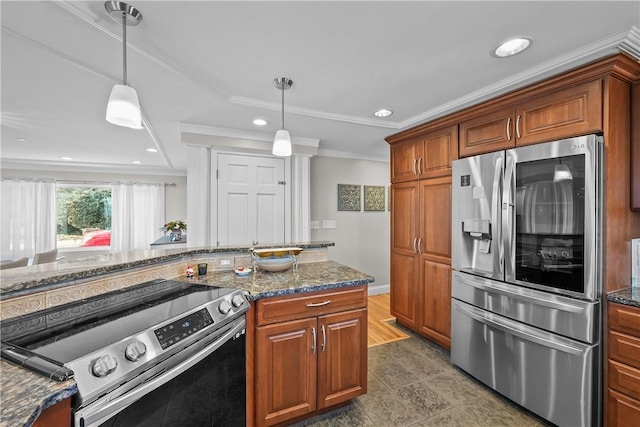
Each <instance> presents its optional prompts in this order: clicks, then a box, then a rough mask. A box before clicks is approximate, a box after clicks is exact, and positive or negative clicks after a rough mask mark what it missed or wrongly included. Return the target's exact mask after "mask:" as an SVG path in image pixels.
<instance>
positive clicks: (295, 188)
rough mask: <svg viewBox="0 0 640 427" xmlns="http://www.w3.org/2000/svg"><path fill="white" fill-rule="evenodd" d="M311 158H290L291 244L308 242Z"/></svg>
mask: <svg viewBox="0 0 640 427" xmlns="http://www.w3.org/2000/svg"><path fill="white" fill-rule="evenodd" d="M310 189H311V157H310V156H300V155H294V156H292V157H291V230H292V236H291V237H292V239H291V241H292V242H308V241H309V240H310V235H311V231H310V230H311V228H310V227H311V224H310V221H311V197H310Z"/></svg>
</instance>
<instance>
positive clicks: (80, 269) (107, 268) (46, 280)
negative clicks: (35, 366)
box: [0, 242, 335, 299]
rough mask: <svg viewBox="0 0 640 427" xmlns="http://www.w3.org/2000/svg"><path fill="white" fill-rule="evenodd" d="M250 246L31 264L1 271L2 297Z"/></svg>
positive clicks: (306, 246) (323, 245) (322, 244)
mask: <svg viewBox="0 0 640 427" xmlns="http://www.w3.org/2000/svg"><path fill="white" fill-rule="evenodd" d="M284 246H287V247H289V246H295V247H300V248H303V249H319V248H327V247H330V246H335V244H334V243H333V242H304V243H301V242H298V243H287V244H286V245H284ZM277 247H283V245H257V246H255V248H256V249H258V248H277ZM249 248H250V246H223V247H215V248H211V247H209V248H182V249H180V248H176V249H174V248H171V249H157V250H148V251H147V250H145V251H132V252H121V253H113V254H108V255H98V256H88V257H86V258H80V259H75V260H66V259H63V260H61V261H58V262H55V263H49V264H41V265H35V266H29V267H20V268H12V269H10V270H2V272H0V299H3V298H6V297H9V296H10V297H15V296H19V295H25V294H28V293H31V292H36V291H37V290H38V288H46V287H48V286H54V285H56V284H60V283H65V282H71V281H74V280H79V279H87V278H91V277H97V276H100V275H102V274H107V273H114V272H118V271H125V270H128V269H131V268H137V267H148V266H152V265H154V264H161V263H164V262H168V261H176V260H180V259H183V258H185V259H188V258H190V257H193V256H198V255H200V256H201V255H207V254H223V253H245V254H246V253H247V251H248V250H249Z"/></svg>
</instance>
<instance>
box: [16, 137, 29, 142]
mask: <svg viewBox="0 0 640 427" xmlns="http://www.w3.org/2000/svg"><path fill="white" fill-rule="evenodd" d="M16 139H17V140H18V141H20V142H27V138H16Z"/></svg>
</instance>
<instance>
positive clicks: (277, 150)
mask: <svg viewBox="0 0 640 427" xmlns="http://www.w3.org/2000/svg"><path fill="white" fill-rule="evenodd" d="M272 153H273V155H274V156H283V157H287V156H290V155H291V137H290V136H289V131H287V130H285V129H280V130H279V131H277V132H276V137H275V138H274V140H273V150H272Z"/></svg>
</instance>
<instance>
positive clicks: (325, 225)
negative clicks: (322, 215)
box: [322, 219, 336, 228]
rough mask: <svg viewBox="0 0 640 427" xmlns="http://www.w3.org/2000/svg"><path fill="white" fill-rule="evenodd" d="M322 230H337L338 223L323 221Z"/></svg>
mask: <svg viewBox="0 0 640 427" xmlns="http://www.w3.org/2000/svg"><path fill="white" fill-rule="evenodd" d="M322 228H336V222H335V221H334V220H328V219H325V220H323V221H322Z"/></svg>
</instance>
